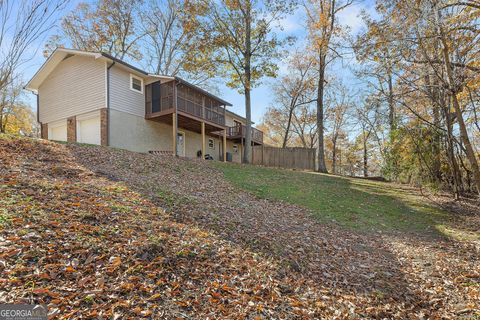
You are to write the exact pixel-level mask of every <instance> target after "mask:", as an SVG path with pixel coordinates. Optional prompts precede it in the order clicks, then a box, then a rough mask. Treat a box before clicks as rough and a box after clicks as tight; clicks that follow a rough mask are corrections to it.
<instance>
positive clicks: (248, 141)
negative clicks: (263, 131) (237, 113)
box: [243, 2, 252, 163]
mask: <svg viewBox="0 0 480 320" xmlns="http://www.w3.org/2000/svg"><path fill="white" fill-rule="evenodd" d="M246 10H247V16H246V17H245V20H246V21H245V49H246V50H245V83H244V89H245V117H246V119H247V123H246V126H245V127H246V132H245V152H244V153H243V163H250V161H251V154H252V109H251V100H250V90H251V86H250V81H251V77H252V75H251V58H252V52H251V51H252V39H251V32H252V28H251V11H252V8H251V4H250V2H248V3H247V9H246Z"/></svg>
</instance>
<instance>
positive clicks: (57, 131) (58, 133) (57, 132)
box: [48, 121, 67, 141]
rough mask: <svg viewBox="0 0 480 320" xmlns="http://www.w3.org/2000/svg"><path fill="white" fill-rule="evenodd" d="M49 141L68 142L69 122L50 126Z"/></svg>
mask: <svg viewBox="0 0 480 320" xmlns="http://www.w3.org/2000/svg"><path fill="white" fill-rule="evenodd" d="M48 139H49V140H56V141H67V121H61V122H55V123H51V124H50V123H49V124H48Z"/></svg>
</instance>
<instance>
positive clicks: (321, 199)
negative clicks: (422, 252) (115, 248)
mask: <svg viewBox="0 0 480 320" xmlns="http://www.w3.org/2000/svg"><path fill="white" fill-rule="evenodd" d="M216 166H217V167H218V168H219V169H221V170H222V171H223V173H224V175H225V177H226V179H227V180H229V181H230V182H232V183H233V184H234V185H236V186H237V187H239V188H242V189H244V190H247V191H250V192H252V193H253V194H255V195H257V196H258V197H261V198H267V199H279V200H283V201H286V202H289V203H292V204H297V205H301V206H304V207H307V208H308V209H310V210H311V211H312V213H313V215H314V216H315V217H316V218H318V219H319V220H320V221H322V222H326V223H336V224H339V225H341V226H343V227H346V228H349V229H355V230H361V231H371V230H374V231H412V232H415V233H425V232H428V233H432V234H443V235H446V233H445V232H443V230H444V229H445V223H447V221H449V220H450V219H449V218H450V216H449V214H448V213H447V212H445V211H442V210H440V209H439V208H437V207H435V206H433V205H430V204H428V202H427V201H425V200H426V199H424V198H422V197H421V196H419V195H418V194H417V193H416V191H415V190H413V189H409V188H406V187H399V186H397V185H394V184H391V183H386V182H377V181H370V180H363V179H353V178H345V177H337V176H331V175H325V174H318V173H309V172H299V171H291V170H283V169H273V168H264V167H257V166H244V165H243V166H242V165H235V164H223V163H218V164H216ZM448 235H449V236H452V235H451V234H448Z"/></svg>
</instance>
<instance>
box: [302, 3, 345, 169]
mask: <svg viewBox="0 0 480 320" xmlns="http://www.w3.org/2000/svg"><path fill="white" fill-rule="evenodd" d="M352 3H353V0H345V1H341V0H340V1H336V0H308V1H307V2H306V3H305V11H306V13H307V25H308V31H309V39H310V43H311V49H312V51H313V55H314V57H315V59H316V65H317V70H318V75H317V130H318V154H317V162H318V171H319V172H324V173H326V172H327V166H326V163H325V146H324V129H325V124H324V108H325V106H324V95H325V76H326V69H327V66H328V64H329V63H330V62H332V61H333V59H334V58H335V57H338V52H337V51H336V50H335V48H334V47H335V46H334V43H333V40H334V38H335V37H336V36H338V35H339V33H340V30H341V29H340V25H339V23H338V21H337V16H338V14H339V12H341V11H342V10H344V9H345V8H347V7H348V6H350V5H351V4H352Z"/></svg>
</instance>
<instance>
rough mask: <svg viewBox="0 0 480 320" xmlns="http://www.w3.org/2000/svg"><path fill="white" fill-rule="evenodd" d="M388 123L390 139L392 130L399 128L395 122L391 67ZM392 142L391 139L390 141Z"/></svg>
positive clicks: (389, 74)
mask: <svg viewBox="0 0 480 320" xmlns="http://www.w3.org/2000/svg"><path fill="white" fill-rule="evenodd" d="M387 77H388V79H387V81H388V124H389V126H390V139H392V138H393V137H392V134H391V133H392V132H393V131H395V129H397V127H396V124H395V106H394V103H393V79H392V71H391V70H390V67H389V68H388V75H387ZM390 142H391V141H390Z"/></svg>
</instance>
